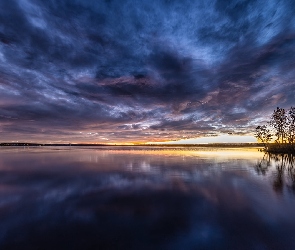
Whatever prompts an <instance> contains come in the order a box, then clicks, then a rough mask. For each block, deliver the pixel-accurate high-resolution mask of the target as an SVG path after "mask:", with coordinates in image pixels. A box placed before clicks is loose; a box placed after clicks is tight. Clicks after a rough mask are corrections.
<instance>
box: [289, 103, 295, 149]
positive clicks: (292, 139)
mask: <svg viewBox="0 0 295 250" xmlns="http://www.w3.org/2000/svg"><path fill="white" fill-rule="evenodd" d="M287 139H288V143H291V144H294V143H295V107H291V108H290V109H289V112H288V135H287Z"/></svg>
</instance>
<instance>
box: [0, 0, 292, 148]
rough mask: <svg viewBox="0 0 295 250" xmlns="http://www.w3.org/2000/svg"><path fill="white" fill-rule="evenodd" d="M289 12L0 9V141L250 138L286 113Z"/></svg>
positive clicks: (136, 5)
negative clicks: (276, 111) (280, 110)
mask: <svg viewBox="0 0 295 250" xmlns="http://www.w3.org/2000/svg"><path fill="white" fill-rule="evenodd" d="M294 13H295V1H292V0H268V1H261V0H257V1H254V0H249V1H237V0H235V1H234V0H224V1H221V0H216V1H213V0H212V1H211V0H204V1H202V0H198V1H193V0H149V1H145V0H124V1H122V0H99V1H95V0H48V1H43V0H1V1H0V141H2V142H10V141H32V142H94V143H112V142H113V143H116V142H117V143H118V142H154V141H177V140H182V142H183V140H184V141H185V139H189V141H192V140H194V139H193V138H197V139H196V140H200V138H202V137H205V138H209V141H210V140H212V139H211V138H212V137H214V138H222V137H224V136H226V135H231V136H233V138H238V136H246V137H245V138H249V136H250V137H251V136H252V138H253V133H254V130H255V127H256V126H257V125H261V124H263V123H265V122H266V121H267V120H268V119H269V116H270V115H271V113H272V111H273V110H274V109H275V108H276V107H277V106H279V107H284V108H289V107H290V106H292V105H293V106H294V105H295V101H294V100H295V98H294V97H295V15H294ZM220 136H221V137H220ZM241 138H242V137H241Z"/></svg>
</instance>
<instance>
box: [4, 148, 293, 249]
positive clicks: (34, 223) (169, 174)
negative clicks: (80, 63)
mask: <svg viewBox="0 0 295 250" xmlns="http://www.w3.org/2000/svg"><path fill="white" fill-rule="evenodd" d="M247 154H249V155H250V154H252V158H250V157H247ZM0 155H1V158H0V159H1V160H0V221H1V223H0V232H1V233H0V246H1V249H2V248H3V249H23V248H26V249H36V248H38V247H39V248H41V249H196V248H197V249H210V248H214V249H250V248H251V249H270V248H271V249H292V248H294V247H295V242H294V240H293V232H294V229H295V212H294V205H295V199H294V195H292V193H290V192H288V189H286V190H285V189H284V192H282V193H281V194H280V196H278V195H277V192H275V190H274V189H273V188H272V183H271V181H270V178H271V173H270V174H269V175H268V173H266V175H258V174H257V169H256V168H255V166H257V162H259V160H260V158H262V157H263V154H262V153H259V152H257V151H256V150H252V151H251V150H250V151H246V152H244V155H245V156H244V157H243V154H242V152H241V151H239V150H234V151H232V150H229V149H227V150H223V153H221V154H219V153H218V152H217V151H212V152H211V153H210V152H209V151H207V152H204V151H200V150H198V151H187V152H185V151H179V150H178V151H177V150H176V151H175V150H174V151H173V150H166V151H165V150H162V151H161V150H157V151H151V150H135V151H134V150H132V151H131V150H102V149H99V150H98V149H78V148H75V149H68V150H65V149H63V150H62V149H61V150H53V149H9V150H4V149H1V151H0Z"/></svg>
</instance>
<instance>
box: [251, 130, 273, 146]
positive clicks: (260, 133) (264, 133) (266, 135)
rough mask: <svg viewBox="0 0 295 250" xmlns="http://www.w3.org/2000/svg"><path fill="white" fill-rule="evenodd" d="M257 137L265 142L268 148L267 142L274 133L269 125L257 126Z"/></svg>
mask: <svg viewBox="0 0 295 250" xmlns="http://www.w3.org/2000/svg"><path fill="white" fill-rule="evenodd" d="M255 137H256V138H257V139H258V141H260V142H262V143H263V144H264V147H265V148H267V144H268V143H269V142H270V141H271V139H272V134H271V132H270V130H269V129H268V128H267V126H266V125H263V126H258V127H257V128H256V132H255Z"/></svg>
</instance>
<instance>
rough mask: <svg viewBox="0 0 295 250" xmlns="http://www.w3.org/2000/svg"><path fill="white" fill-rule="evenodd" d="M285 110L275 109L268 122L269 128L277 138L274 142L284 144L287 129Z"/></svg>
mask: <svg viewBox="0 0 295 250" xmlns="http://www.w3.org/2000/svg"><path fill="white" fill-rule="evenodd" d="M287 121H288V120H287V114H286V110H285V109H283V108H279V107H277V109H276V110H274V112H273V114H272V116H271V120H270V122H269V124H270V126H271V127H272V128H273V129H274V131H275V135H276V136H277V140H276V142H278V143H285V142H286V136H287V129H288V122H287Z"/></svg>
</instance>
